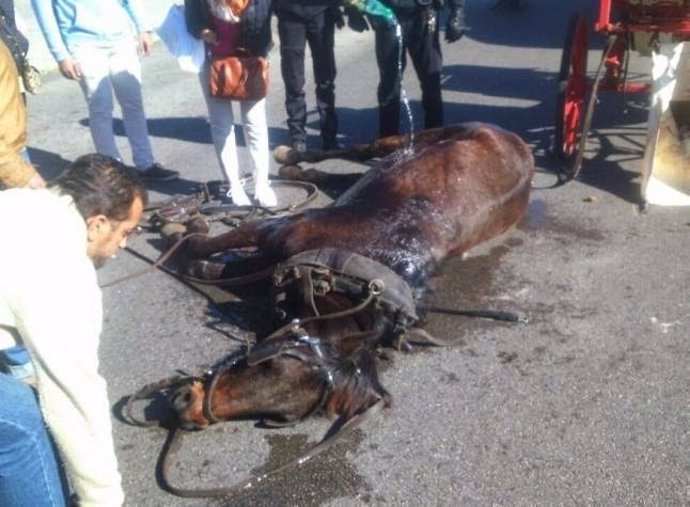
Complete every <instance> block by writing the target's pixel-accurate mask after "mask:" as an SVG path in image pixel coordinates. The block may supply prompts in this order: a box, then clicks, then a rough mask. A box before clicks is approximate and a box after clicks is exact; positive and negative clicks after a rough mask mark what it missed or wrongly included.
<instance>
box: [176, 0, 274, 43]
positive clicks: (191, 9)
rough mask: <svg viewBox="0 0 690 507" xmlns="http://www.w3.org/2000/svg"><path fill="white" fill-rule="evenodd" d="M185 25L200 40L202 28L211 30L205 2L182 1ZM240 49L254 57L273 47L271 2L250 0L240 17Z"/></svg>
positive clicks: (202, 0) (209, 16) (209, 12)
mask: <svg viewBox="0 0 690 507" xmlns="http://www.w3.org/2000/svg"><path fill="white" fill-rule="evenodd" d="M184 12H185V24H186V25H187V31H188V32H189V34H190V35H191V36H192V37H195V38H197V39H199V38H200V36H199V34H200V33H201V31H202V30H203V29H204V28H209V29H210V28H211V11H210V9H209V7H208V3H207V0H184ZM240 24H241V26H242V35H241V39H240V47H243V48H246V49H248V50H249V51H250V52H251V53H252V54H253V55H255V56H266V55H268V52H269V51H270V50H271V48H272V47H273V41H272V38H271V1H270V0H251V1H250V2H249V4H248V5H247V8H246V10H245V11H244V12H243V13H242V16H241V17H240Z"/></svg>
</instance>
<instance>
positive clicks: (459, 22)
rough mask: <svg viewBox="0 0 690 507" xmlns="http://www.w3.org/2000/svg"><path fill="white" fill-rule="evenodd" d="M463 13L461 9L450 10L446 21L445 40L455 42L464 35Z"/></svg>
mask: <svg viewBox="0 0 690 507" xmlns="http://www.w3.org/2000/svg"><path fill="white" fill-rule="evenodd" d="M465 28H466V27H465V14H464V13H463V12H462V10H455V11H451V13H450V16H449V17H448V22H447V23H446V42H455V41H457V40H460V39H461V38H462V36H463V35H465Z"/></svg>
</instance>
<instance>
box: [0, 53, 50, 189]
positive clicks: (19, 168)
mask: <svg viewBox="0 0 690 507" xmlns="http://www.w3.org/2000/svg"><path fill="white" fill-rule="evenodd" d="M25 146H26V107H25V106H24V101H23V100H22V97H21V95H20V94H19V77H18V76H17V69H16V67H15V65H14V61H13V60H12V55H11V54H10V51H9V50H8V49H7V46H5V44H3V43H2V42H0V187H5V188H12V187H27V186H29V187H32V188H37V187H40V186H45V182H44V181H43V178H41V175H40V174H38V172H37V171H36V169H35V168H34V166H32V165H31V164H30V163H29V162H27V161H26V160H25V159H24V158H23V157H22V156H21V152H22V149H23V148H24V147H25Z"/></svg>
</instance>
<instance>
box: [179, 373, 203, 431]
mask: <svg viewBox="0 0 690 507" xmlns="http://www.w3.org/2000/svg"><path fill="white" fill-rule="evenodd" d="M204 395H205V393H204V384H203V383H202V382H199V381H195V382H193V383H191V384H185V385H182V386H180V387H178V388H177V389H176V390H175V391H174V393H173V394H172V399H171V404H172V408H173V410H174V411H175V413H176V414H177V419H178V423H179V426H180V428H182V429H184V430H202V429H205V428H207V427H208V426H209V425H210V421H209V420H208V419H207V418H206V417H205V416H204V413H203V399H204Z"/></svg>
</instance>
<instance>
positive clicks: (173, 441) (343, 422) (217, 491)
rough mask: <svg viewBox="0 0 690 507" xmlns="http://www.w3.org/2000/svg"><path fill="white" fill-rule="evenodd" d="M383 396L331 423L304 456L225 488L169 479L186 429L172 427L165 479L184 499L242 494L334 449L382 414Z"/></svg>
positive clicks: (163, 464)
mask: <svg viewBox="0 0 690 507" xmlns="http://www.w3.org/2000/svg"><path fill="white" fill-rule="evenodd" d="M382 401H383V398H379V399H378V400H377V401H376V402H375V403H374V404H373V405H371V406H370V407H369V408H367V409H365V410H363V411H360V412H358V413H357V414H355V415H354V416H352V417H350V418H349V419H348V418H344V417H340V418H338V420H336V421H335V423H333V425H331V427H330V428H329V429H328V431H327V432H326V434H325V435H324V437H323V438H322V439H321V441H320V442H319V443H317V444H316V445H314V446H313V447H312V448H311V449H309V450H308V451H306V452H305V453H303V454H301V455H300V456H298V457H296V458H293V459H291V460H290V461H288V462H287V463H284V464H282V465H279V466H277V467H276V468H273V469H271V470H269V471H267V472H264V473H263V474H261V475H258V476H256V477H252V478H250V479H247V480H244V481H240V482H238V483H237V484H234V485H232V486H227V487H221V488H206V489H186V488H178V487H175V486H172V485H171V484H170V481H169V480H168V471H169V470H170V468H171V466H172V464H173V462H174V461H173V460H174V457H175V456H176V454H177V452H178V451H179V449H180V447H181V445H182V438H183V437H182V434H183V433H182V432H181V431H179V430H177V429H175V428H173V429H171V430H170V433H169V435H168V440H167V441H166V444H165V446H164V448H163V451H162V456H161V461H160V466H161V478H162V481H163V483H164V484H165V487H166V488H167V490H168V491H169V492H170V493H172V494H174V495H177V496H179V497H182V498H213V497H222V496H229V495H232V494H236V493H240V492H241V491H244V490H247V489H249V488H251V487H253V486H255V485H257V484H259V483H260V482H263V481H265V480H266V479H269V478H271V477H273V476H275V475H278V474H279V473H281V472H284V471H285V470H287V469H289V468H292V467H294V466H301V465H303V464H304V463H306V462H307V461H309V460H310V459H311V458H313V457H314V456H317V455H318V454H321V453H322V452H323V451H325V450H327V449H328V448H330V447H331V446H332V445H333V444H334V443H335V441H336V440H337V439H339V438H341V437H344V436H345V435H347V434H349V433H350V432H352V430H354V429H355V428H358V427H360V426H361V425H362V424H364V422H366V421H367V420H368V419H369V418H370V417H371V416H372V415H374V414H375V413H378V412H379V411H380V409H381V408H382V406H383V405H384V404H383V403H382Z"/></svg>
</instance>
